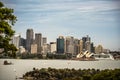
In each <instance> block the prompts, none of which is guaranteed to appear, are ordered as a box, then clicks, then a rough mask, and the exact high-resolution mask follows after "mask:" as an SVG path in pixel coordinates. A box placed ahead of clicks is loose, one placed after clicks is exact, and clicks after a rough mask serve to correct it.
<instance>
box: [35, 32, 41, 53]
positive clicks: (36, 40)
mask: <svg viewBox="0 0 120 80" xmlns="http://www.w3.org/2000/svg"><path fill="white" fill-rule="evenodd" d="M35 43H36V44H37V53H38V54H41V51H42V34H41V33H36V34H35Z"/></svg>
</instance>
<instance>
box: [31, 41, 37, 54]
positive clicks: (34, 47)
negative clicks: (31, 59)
mask: <svg viewBox="0 0 120 80" xmlns="http://www.w3.org/2000/svg"><path fill="white" fill-rule="evenodd" d="M36 53H37V44H35V43H34V44H31V54H36Z"/></svg>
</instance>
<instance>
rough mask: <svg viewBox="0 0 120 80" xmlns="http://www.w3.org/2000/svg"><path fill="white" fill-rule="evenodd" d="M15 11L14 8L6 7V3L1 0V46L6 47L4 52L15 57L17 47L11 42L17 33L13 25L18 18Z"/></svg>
mask: <svg viewBox="0 0 120 80" xmlns="http://www.w3.org/2000/svg"><path fill="white" fill-rule="evenodd" d="M13 12H14V10H13V9H10V8H6V7H4V4H3V3H2V2H0V48H2V49H4V52H3V53H6V54H7V55H8V56H9V55H11V56H12V57H15V52H16V51H17V49H16V47H15V46H14V45H13V44H10V43H9V41H10V40H11V37H12V36H13V35H14V33H15V31H14V30H12V26H13V25H14V23H15V22H16V20H17V19H16V16H14V15H13Z"/></svg>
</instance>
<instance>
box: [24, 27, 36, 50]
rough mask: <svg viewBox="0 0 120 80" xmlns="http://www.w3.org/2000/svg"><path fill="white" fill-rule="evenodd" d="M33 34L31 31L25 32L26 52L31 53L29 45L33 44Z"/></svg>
mask: <svg viewBox="0 0 120 80" xmlns="http://www.w3.org/2000/svg"><path fill="white" fill-rule="evenodd" d="M33 37H34V32H33V29H27V32H26V50H27V51H28V52H30V51H31V44H32V43H33Z"/></svg>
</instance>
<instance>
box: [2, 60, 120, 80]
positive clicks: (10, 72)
mask: <svg viewBox="0 0 120 80" xmlns="http://www.w3.org/2000/svg"><path fill="white" fill-rule="evenodd" d="M5 60H7V61H8V62H12V63H13V65H3V62H4V61H5ZM33 67H35V68H38V69H40V68H48V67H51V68H57V69H58V68H75V69H79V68H80V69H89V68H90V69H92V68H94V69H101V70H103V69H115V68H120V60H118V61H116V60H100V61H75V60H28V59H26V60H25V59H0V80H15V78H16V77H22V75H23V74H25V73H26V72H28V71H30V70H33Z"/></svg>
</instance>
